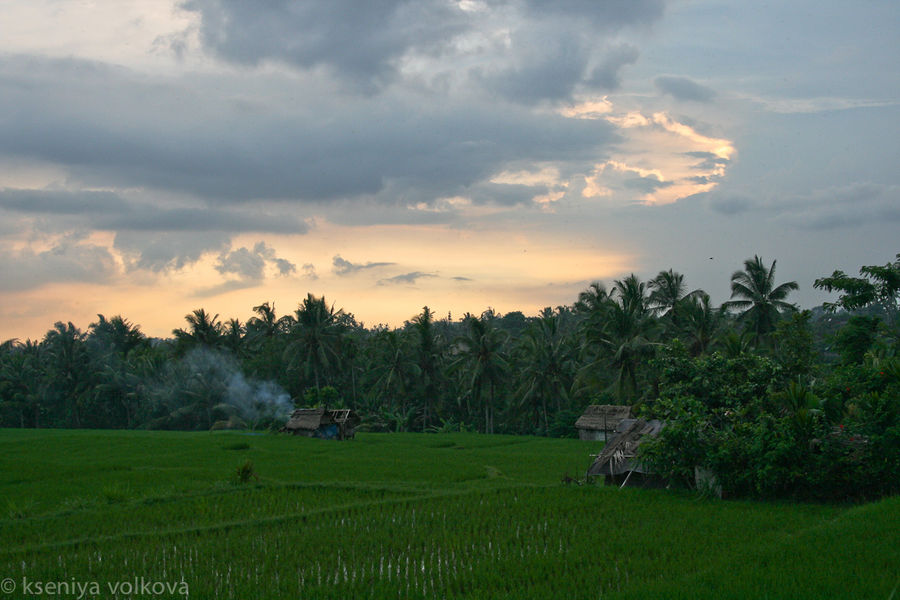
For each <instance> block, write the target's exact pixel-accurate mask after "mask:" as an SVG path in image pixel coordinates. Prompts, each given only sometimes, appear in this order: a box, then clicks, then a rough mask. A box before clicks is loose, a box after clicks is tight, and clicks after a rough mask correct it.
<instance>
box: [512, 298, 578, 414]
mask: <svg viewBox="0 0 900 600" xmlns="http://www.w3.org/2000/svg"><path fill="white" fill-rule="evenodd" d="M518 351H519V355H520V360H521V361H522V371H521V373H520V377H521V385H520V386H519V390H518V394H517V395H518V396H519V397H520V398H521V401H522V404H523V405H531V407H532V408H533V409H534V412H535V414H536V415H537V417H538V418H537V419H535V426H537V425H538V424H540V425H541V426H542V428H543V431H544V432H546V431H547V429H548V427H549V417H548V411H547V403H548V401H549V400H556V410H557V411H559V410H560V409H561V408H562V401H563V400H568V392H569V389H570V388H571V385H572V381H573V379H574V366H573V365H574V352H573V351H572V348H571V344H570V343H569V340H568V338H567V337H566V336H565V335H563V332H562V329H561V327H560V318H559V315H558V314H554V312H553V310H552V309H550V308H549V307H547V308H545V309H544V310H543V311H541V314H540V316H539V317H538V318H537V319H535V320H534V321H532V322H531V323H530V324H529V326H528V328H527V329H526V330H525V333H524V335H523V336H522V337H521V338H520V339H519V346H518Z"/></svg>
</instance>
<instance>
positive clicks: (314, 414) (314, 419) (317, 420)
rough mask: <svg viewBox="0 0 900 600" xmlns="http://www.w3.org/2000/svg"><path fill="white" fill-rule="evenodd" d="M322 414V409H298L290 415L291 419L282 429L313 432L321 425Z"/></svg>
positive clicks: (323, 411)
mask: <svg viewBox="0 0 900 600" xmlns="http://www.w3.org/2000/svg"><path fill="white" fill-rule="evenodd" d="M324 414H325V409H324V408H298V409H297V410H295V411H294V412H292V413H291V418H290V420H289V421H288V422H287V425H285V426H284V428H285V429H308V430H310V431H315V430H316V429H318V428H319V426H320V425H321V424H322V416H323V415H324Z"/></svg>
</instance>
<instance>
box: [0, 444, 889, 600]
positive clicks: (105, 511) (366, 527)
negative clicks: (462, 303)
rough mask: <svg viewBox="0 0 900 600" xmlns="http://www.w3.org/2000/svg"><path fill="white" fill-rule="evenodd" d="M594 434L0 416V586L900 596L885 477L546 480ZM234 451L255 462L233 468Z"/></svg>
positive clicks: (392, 594)
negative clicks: (249, 469)
mask: <svg viewBox="0 0 900 600" xmlns="http://www.w3.org/2000/svg"><path fill="white" fill-rule="evenodd" d="M598 450H599V446H598V445H597V444H592V443H586V442H580V441H577V440H554V439H545V438H530V437H509V436H484V435H478V434H441V435H417V434H361V435H359V436H358V437H357V439H356V440H353V441H350V442H345V443H338V442H328V441H322V440H314V439H306V438H293V437H288V436H279V435H248V434H243V433H236V432H219V433H168V432H137V431H64V430H0V579H3V580H4V582H3V586H7V585H9V584H7V583H6V580H7V579H9V580H10V581H11V582H12V584H13V585H14V586H15V589H13V590H12V591H11V592H10V593H5V592H7V588H6V587H4V588H3V590H2V591H3V592H4V594H0V599H2V598H3V597H9V598H22V597H39V596H47V595H50V594H48V593H46V589H47V588H43V589H42V590H41V591H42V593H41V594H37V593H35V588H34V587H33V584H34V582H57V583H60V582H61V583H70V584H71V585H69V587H68V588H67V589H68V592H70V593H68V594H65V593H56V594H54V596H55V597H70V598H77V597H79V594H78V588H77V586H75V584H76V583H86V582H96V583H97V584H98V588H99V591H100V593H99V595H91V594H90V593H85V594H83V595H82V596H81V597H83V598H87V597H96V598H149V597H153V598H180V597H184V593H183V592H184V591H186V590H188V589H189V593H190V597H193V598H236V599H238V598H239V599H251V598H541V599H546V598H566V599H571V598H825V597H832V598H885V599H888V598H891V597H893V598H900V589H898V584H900V526H898V523H900V498H888V499H886V500H883V501H881V502H877V503H873V504H869V505H862V506H850V505H847V506H834V505H813V504H791V503H777V504H776V503H762V502H743V501H720V500H708V499H701V498H698V497H697V496H694V495H691V494H687V493H682V492H672V491H665V490H634V489H626V490H619V489H615V488H606V487H602V486H594V485H590V486H574V485H571V486H567V485H563V484H562V483H561V479H562V478H563V476H564V475H566V474H568V475H570V476H573V477H575V478H578V477H580V476H581V475H582V473H583V472H584V470H585V469H586V467H587V466H588V464H589V462H590V460H591V458H590V454H592V453H597V452H598ZM247 461H250V462H251V463H252V465H253V472H254V474H255V476H256V477H250V478H249V479H248V481H247V482H245V483H241V482H240V481H238V479H237V478H236V473H237V471H238V468H239V467H240V466H241V465H245V464H246V463H247ZM139 579H142V580H144V581H145V582H160V583H168V584H169V585H170V586H171V585H174V584H175V583H179V584H180V583H182V582H183V583H184V584H185V587H181V588H179V589H178V590H176V591H175V592H170V591H169V590H166V591H164V592H161V593H155V592H154V588H152V587H149V586H148V587H145V588H144V589H143V590H142V589H141V587H140V585H139V584H137V582H136V580H139ZM28 582H31V585H32V587H31V588H30V589H23V584H28ZM121 582H136V583H135V585H134V586H132V587H127V588H123V587H122V586H121V585H119V584H120V583H121ZM115 585H119V587H117V588H116V590H115V592H113V591H112V588H113V587H115ZM59 589H61V588H60V587H58V588H56V591H57V592H58V591H59ZM162 589H163V588H162V587H159V586H157V587H156V588H155V590H156V591H159V590H162ZM123 590H124V591H123ZM29 591H30V592H31V594H30V595H29V593H28V592H29ZM95 591H96V590H95ZM126 592H127V593H126Z"/></svg>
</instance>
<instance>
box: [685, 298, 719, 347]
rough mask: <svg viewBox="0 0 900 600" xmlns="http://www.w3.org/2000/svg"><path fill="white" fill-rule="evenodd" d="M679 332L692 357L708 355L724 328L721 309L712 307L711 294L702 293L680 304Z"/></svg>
mask: <svg viewBox="0 0 900 600" xmlns="http://www.w3.org/2000/svg"><path fill="white" fill-rule="evenodd" d="M677 306H678V308H677V310H678V314H679V327H678V328H679V330H680V331H681V334H682V335H683V336H684V339H685V343H686V344H687V348H688V352H690V354H691V356H699V355H701V354H704V353H706V351H707V350H709V348H710V346H711V345H712V344H713V343H714V342H715V340H716V338H717V336H718V335H719V331H720V330H721V326H722V311H721V309H716V308H713V307H712V306H711V305H710V301H709V294H707V293H705V292H702V291H700V292H699V293H696V294H694V293H692V294H690V295H688V296H687V297H685V298H682V299H681V301H679V303H678V305H677Z"/></svg>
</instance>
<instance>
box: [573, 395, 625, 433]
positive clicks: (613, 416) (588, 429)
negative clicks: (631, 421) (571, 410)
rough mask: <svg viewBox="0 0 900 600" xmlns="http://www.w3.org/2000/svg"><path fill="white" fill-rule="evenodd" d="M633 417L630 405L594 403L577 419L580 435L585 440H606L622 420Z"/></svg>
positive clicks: (576, 424)
mask: <svg viewBox="0 0 900 600" xmlns="http://www.w3.org/2000/svg"><path fill="white" fill-rule="evenodd" d="M629 417H631V407H630V406H617V405H615V404H592V405H591V406H588V407H587V408H585V409H584V413H582V415H581V416H580V417H578V420H577V421H575V429H577V430H578V437H579V438H581V439H582V440H585V441H599V442H605V441H607V440H609V439H610V438H611V437H612V436H613V434H614V432H615V429H616V426H617V425H618V424H619V423H621V422H622V419H627V418H629Z"/></svg>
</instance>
